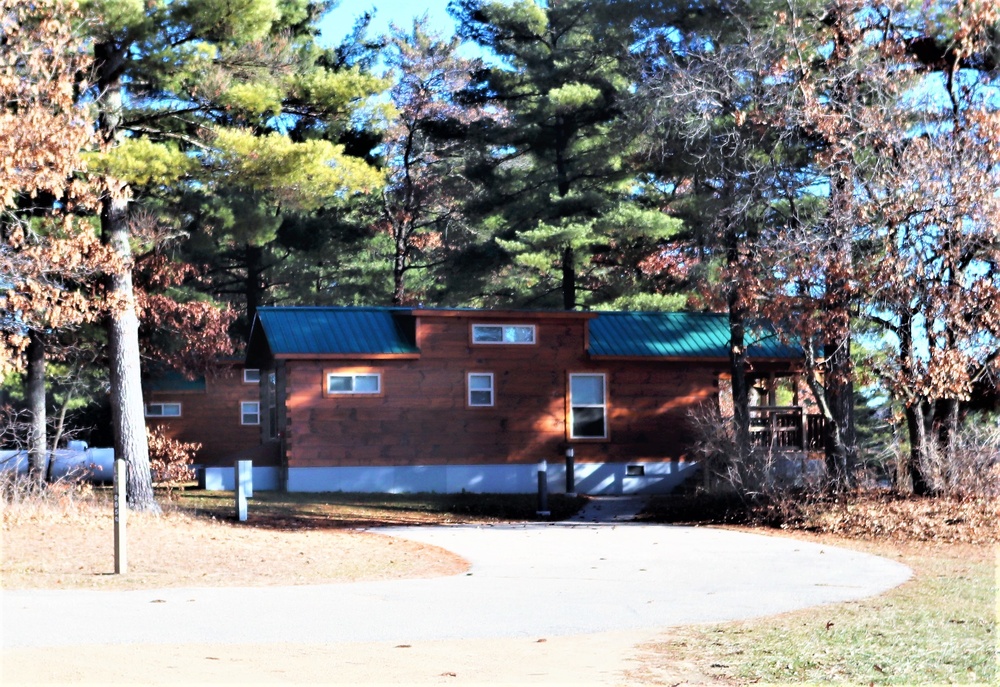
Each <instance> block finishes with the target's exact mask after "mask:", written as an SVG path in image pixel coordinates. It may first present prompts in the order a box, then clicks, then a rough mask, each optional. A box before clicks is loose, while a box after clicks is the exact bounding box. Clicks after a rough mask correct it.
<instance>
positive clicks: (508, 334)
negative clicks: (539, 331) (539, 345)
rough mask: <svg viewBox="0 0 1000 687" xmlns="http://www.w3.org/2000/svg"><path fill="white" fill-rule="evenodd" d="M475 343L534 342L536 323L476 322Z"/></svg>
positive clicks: (473, 334)
mask: <svg viewBox="0 0 1000 687" xmlns="http://www.w3.org/2000/svg"><path fill="white" fill-rule="evenodd" d="M472 343H474V344H533V343H535V325H533V324H474V325H472Z"/></svg>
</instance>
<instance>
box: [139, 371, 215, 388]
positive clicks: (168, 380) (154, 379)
mask: <svg viewBox="0 0 1000 687" xmlns="http://www.w3.org/2000/svg"><path fill="white" fill-rule="evenodd" d="M142 390H143V391H187V392H192V391H204V390H205V377H204V376H198V377H195V378H194V379H188V378H187V377H185V376H184V375H182V374H181V373H180V372H177V371H176V370H162V371H159V372H154V373H152V374H149V375H147V376H144V377H143V380H142Z"/></svg>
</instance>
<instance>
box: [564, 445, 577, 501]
mask: <svg viewBox="0 0 1000 687" xmlns="http://www.w3.org/2000/svg"><path fill="white" fill-rule="evenodd" d="M575 468H576V461H575V460H574V459H573V447H572V446H570V447H569V448H567V449H566V496H576V475H575V474H573V473H574V471H575Z"/></svg>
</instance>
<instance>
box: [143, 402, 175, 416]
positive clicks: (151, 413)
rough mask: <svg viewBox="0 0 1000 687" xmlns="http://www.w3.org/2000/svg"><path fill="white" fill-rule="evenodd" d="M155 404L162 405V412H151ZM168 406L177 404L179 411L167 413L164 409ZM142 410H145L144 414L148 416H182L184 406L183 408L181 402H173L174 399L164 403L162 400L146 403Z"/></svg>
mask: <svg viewBox="0 0 1000 687" xmlns="http://www.w3.org/2000/svg"><path fill="white" fill-rule="evenodd" d="M154 406H159V407H160V412H158V413H154V412H151V411H150V408H152V407H154ZM167 406H176V407H177V412H176V413H165V412H164V410H163V409H164V408H166V407H167ZM142 410H143V414H144V415H145V416H146V417H181V411H182V408H181V404H180V403H176V402H173V401H168V402H166V403H162V402H161V403H145V404H143V406H142Z"/></svg>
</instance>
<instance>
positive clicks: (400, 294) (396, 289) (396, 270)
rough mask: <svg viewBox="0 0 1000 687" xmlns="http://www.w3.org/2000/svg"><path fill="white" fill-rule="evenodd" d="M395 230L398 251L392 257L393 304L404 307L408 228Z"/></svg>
mask: <svg viewBox="0 0 1000 687" xmlns="http://www.w3.org/2000/svg"><path fill="white" fill-rule="evenodd" d="M393 230H394V232H395V233H396V239H395V241H396V249H395V253H394V255H393V257H392V304H393V305H402V304H403V298H404V296H405V295H406V254H407V242H406V234H407V228H406V227H405V226H400V227H394V228H393Z"/></svg>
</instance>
